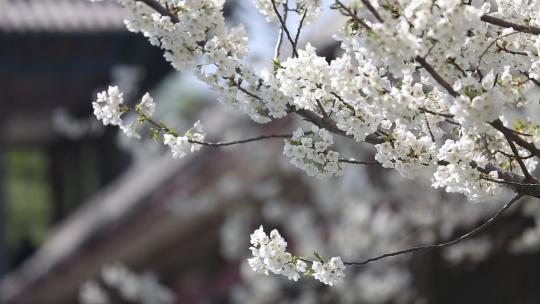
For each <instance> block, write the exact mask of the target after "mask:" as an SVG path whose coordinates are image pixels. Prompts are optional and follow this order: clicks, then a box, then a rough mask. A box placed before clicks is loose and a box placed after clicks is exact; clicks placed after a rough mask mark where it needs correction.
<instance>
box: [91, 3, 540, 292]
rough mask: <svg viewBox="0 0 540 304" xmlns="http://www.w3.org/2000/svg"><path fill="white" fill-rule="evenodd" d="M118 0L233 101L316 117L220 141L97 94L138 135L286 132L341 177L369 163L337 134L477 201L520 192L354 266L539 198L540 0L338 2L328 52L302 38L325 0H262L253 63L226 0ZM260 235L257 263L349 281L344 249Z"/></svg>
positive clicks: (112, 93) (260, 114)
mask: <svg viewBox="0 0 540 304" xmlns="http://www.w3.org/2000/svg"><path fill="white" fill-rule="evenodd" d="M118 1H119V2H120V3H121V4H122V5H124V6H125V7H126V8H127V10H128V12H129V17H128V18H127V20H126V24H127V26H128V29H129V30H131V31H134V32H140V33H142V34H143V35H144V36H145V37H147V38H148V39H149V41H150V43H152V44H153V45H156V46H158V47H161V48H162V49H163V51H164V56H165V58H166V60H168V61H169V62H170V63H171V64H172V65H173V67H175V68H176V69H177V70H181V71H184V72H191V73H193V75H195V76H196V77H197V78H198V79H199V80H200V81H202V82H204V83H205V84H207V85H208V86H209V87H210V88H212V89H213V90H215V91H217V92H218V93H219V96H220V102H221V103H223V104H224V105H226V106H229V107H232V108H233V109H235V110H237V111H239V112H242V113H245V114H246V115H247V116H249V117H250V118H251V119H252V120H253V121H255V122H257V123H267V122H270V121H272V120H274V119H278V118H282V117H285V116H287V115H290V114H293V113H294V115H297V116H298V117H300V118H301V119H302V120H304V121H306V122H307V124H308V126H307V127H306V126H304V125H302V126H301V127H298V129H297V130H296V131H295V132H294V133H293V134H283V135H266V136H259V137H255V138H251V139H245V140H238V141H231V142H217V143H211V142H206V141H205V140H204V138H205V134H204V132H203V131H202V128H201V126H200V124H199V123H197V124H195V126H194V127H193V128H192V129H190V130H188V131H187V132H186V133H185V134H184V135H181V136H180V135H179V134H178V133H176V132H175V131H174V130H171V129H169V128H168V127H166V126H165V125H164V124H162V123H159V122H154V121H153V120H152V119H151V118H150V116H151V113H150V112H153V108H154V107H155V105H154V104H153V102H151V98H150V97H149V96H145V97H143V100H142V101H141V103H140V104H138V105H137V106H136V108H135V112H136V113H137V114H138V115H139V116H138V118H137V119H136V120H133V121H132V122H127V123H126V122H124V121H123V118H122V117H121V116H122V114H124V113H125V109H126V108H125V106H124V105H122V96H121V93H120V92H119V91H118V90H117V89H109V91H108V92H104V93H101V94H100V95H98V100H97V101H96V102H95V103H94V109H95V114H96V116H97V117H98V118H99V119H100V120H102V121H103V123H104V124H105V125H107V124H112V125H117V126H119V127H120V128H121V129H122V130H123V131H124V132H125V133H126V134H128V135H130V136H135V137H136V136H138V133H137V132H136V128H137V126H138V125H140V124H142V123H146V122H147V123H150V124H151V125H152V126H153V130H154V134H155V133H156V132H157V133H160V134H161V135H162V136H163V142H164V143H165V144H166V145H168V146H169V147H170V148H171V150H172V151H173V156H175V157H180V156H184V155H185V154H187V153H188V152H190V151H191V152H193V151H195V150H198V149H199V148H200V147H201V146H202V145H207V146H214V147H218V146H228V145H234V144H241V143H247V142H253V141H258V140H262V139H268V138H284V154H285V155H286V156H287V157H288V158H289V160H290V162H291V164H293V165H294V166H295V167H297V168H299V169H301V170H303V171H305V172H306V173H307V174H308V175H310V176H316V177H318V178H325V177H336V176H341V175H342V174H343V169H344V168H343V165H344V164H346V163H350V164H370V162H363V161H357V160H353V159H348V158H344V157H342V156H341V155H340V153H339V152H338V150H339V145H338V144H337V143H335V141H334V136H335V135H338V136H343V137H346V138H348V139H349V141H350V142H349V144H351V142H352V143H353V144H354V143H357V144H358V145H359V146H362V145H364V144H366V143H367V144H370V145H372V146H374V147H375V149H376V153H375V160H376V161H377V162H378V163H380V164H381V165H382V166H383V167H385V168H392V169H395V170H397V172H398V173H399V174H400V175H401V176H403V177H404V178H409V179H416V178H419V179H420V180H423V181H425V182H428V183H429V182H431V185H432V187H434V188H442V189H444V190H445V191H447V192H455V193H461V194H463V195H465V196H466V197H467V198H468V199H469V200H471V201H490V200H492V199H493V198H495V197H498V196H499V195H500V194H501V192H502V191H503V190H504V189H509V190H511V191H512V192H514V193H516V197H515V198H514V199H513V200H511V201H510V202H509V203H507V204H506V205H505V206H504V207H503V208H502V209H500V210H499V211H498V212H497V213H496V214H495V215H494V216H493V217H491V218H490V219H489V220H488V221H487V222H485V223H484V224H483V225H482V226H480V227H478V228H476V229H475V230H473V231H471V232H470V233H468V234H465V235H463V236H461V237H460V238H458V239H456V240H454V241H451V242H447V243H442V244H437V245H425V246H419V247H414V248H411V249H407V250H402V251H398V252H395V253H388V254H384V255H382V256H380V257H376V258H373V259H368V260H365V261H363V262H357V263H351V264H354V265H357V264H358V265H363V264H367V263H369V262H371V261H375V260H380V259H383V258H386V257H390V256H396V255H400V254H403V253H409V252H414V251H419V250H426V249H432V248H441V247H447V246H450V245H453V244H456V243H458V242H460V241H462V240H464V239H467V238H470V237H472V236H474V235H476V234H478V233H480V232H481V231H483V230H484V229H485V228H486V227H487V226H489V225H490V224H491V223H492V222H493V221H494V220H495V219H497V218H498V217H499V216H500V215H501V214H502V213H503V212H504V211H505V210H506V209H508V208H509V207H510V206H511V205H512V204H513V203H514V202H515V201H517V200H518V199H519V198H520V197H522V196H532V197H536V198H539V197H540V181H539V180H538V179H537V178H536V177H535V176H534V172H535V169H536V166H537V163H538V160H539V158H540V150H539V149H538V148H537V147H538V145H540V122H539V121H538V115H537V113H540V103H539V100H538V90H539V87H540V86H539V85H538V83H539V81H540V37H539V36H538V35H539V33H540V29H539V26H540V17H539V16H538V14H537V12H538V11H539V10H540V1H538V0H532V1H528V2H526V3H525V2H524V3H521V4H519V5H517V4H516V3H514V2H512V1H507V0H500V1H497V6H496V7H495V6H493V7H492V6H491V4H490V3H489V2H484V3H478V4H476V3H463V2H462V1H461V0H438V1H432V0H407V1H369V0H360V1H357V2H355V3H347V4H345V3H344V2H343V1H339V0H335V1H334V3H333V4H332V5H331V7H330V8H331V9H335V10H337V11H338V12H339V13H340V14H342V15H343V16H345V17H347V21H346V22H344V24H343V25H342V27H341V28H340V30H339V31H338V32H337V33H335V35H334V38H335V39H336V40H337V42H338V44H339V46H340V47H341V49H342V51H343V52H342V55H340V56H338V57H337V58H335V59H334V60H332V61H331V62H328V61H327V60H326V58H324V57H322V56H320V55H319V54H318V53H317V49H316V48H315V47H313V46H312V45H311V44H310V43H309V41H307V42H308V43H306V46H305V47H300V44H299V41H300V40H299V39H300V35H301V32H302V29H303V28H304V27H305V26H307V25H309V24H310V23H312V22H315V21H316V20H317V18H318V16H319V14H320V5H321V2H320V1H318V0H296V1H292V0H291V1H287V0H254V3H255V6H256V7H257V8H258V9H259V11H260V12H261V14H262V15H263V16H264V17H265V19H266V20H267V21H268V22H274V23H277V24H278V26H279V32H278V33H277V35H278V38H277V43H276V47H275V54H274V57H273V58H269V59H268V68H265V69H261V70H256V69H255V68H254V67H253V66H252V65H251V64H249V63H248V60H247V53H248V48H247V44H248V38H247V37H248V36H247V30H246V29H245V28H244V27H243V26H242V25H238V26H235V27H230V26H228V25H227V24H226V22H225V18H224V16H223V5H224V1H223V0H186V1H172V0H159V1H152V0H145V1H142V0H118ZM292 14H296V19H298V20H299V22H298V24H296V25H293V24H291V23H292V22H290V20H294V18H293V17H294V16H293V15H292ZM288 21H289V22H288ZM524 23H525V24H524ZM295 30H296V34H295V35H294V36H293V34H294V33H295ZM186 31H189V32H188V33H186ZM517 33H519V35H518V34H517ZM283 37H286V38H287V40H288V42H289V43H290V44H291V48H292V55H291V56H287V57H286V58H280V57H285V56H280V55H282V54H280V49H281V44H282V43H281V41H282V39H283ZM494 46H495V47H494ZM522 155H528V156H527V157H522ZM254 238H255V240H252V245H253V247H252V251H253V255H254V258H253V259H252V260H251V262H250V264H251V265H252V267H253V268H255V269H256V270H257V271H259V272H264V273H268V272H273V273H276V274H284V275H286V276H287V277H289V278H291V279H294V280H296V279H298V277H299V273H303V274H306V273H307V274H314V277H315V278H316V279H318V280H320V281H321V282H323V283H327V284H334V283H338V282H339V281H340V280H341V278H342V275H341V274H342V270H343V268H344V266H343V264H342V263H341V259H340V258H338V257H335V258H333V259H330V260H324V259H322V258H320V257H317V259H316V260H314V261H309V260H307V259H304V258H301V257H294V256H292V255H291V254H289V253H287V252H286V251H285V247H286V243H284V241H283V239H282V238H281V236H280V235H279V233H277V231H276V232H271V233H270V236H267V235H266V234H265V233H264V231H263V230H262V228H261V229H260V230H258V232H256V237H254ZM308 264H311V268H309V269H310V270H308V267H307V266H309V265H308ZM310 271H311V273H310ZM336 273H337V274H339V275H336V276H333V275H334V274H336Z"/></svg>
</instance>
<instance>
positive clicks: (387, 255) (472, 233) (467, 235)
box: [344, 194, 523, 266]
mask: <svg viewBox="0 0 540 304" xmlns="http://www.w3.org/2000/svg"><path fill="white" fill-rule="evenodd" d="M522 196H523V195H522V194H517V195H516V196H514V198H512V199H511V200H510V201H509V202H507V203H506V204H504V206H502V208H500V209H499V210H498V211H497V212H496V213H495V214H494V215H493V216H491V217H490V218H489V219H488V220H487V221H485V222H484V223H483V224H482V225H480V226H478V227H477V228H475V229H473V230H472V231H470V232H468V233H465V234H463V235H461V236H460V237H458V238H456V239H454V240H452V241H449V242H445V243H440V244H435V245H420V246H416V247H412V248H408V249H404V250H399V251H395V252H391V253H385V254H383V255H380V256H378V257H374V258H369V259H366V260H364V261H360V262H344V264H345V265H353V266H363V265H366V264H369V263H371V262H375V261H378V260H382V259H386V258H390V257H395V256H398V255H402V254H407V253H413V252H418V251H424V250H433V249H438V248H444V247H448V246H451V245H454V244H457V243H459V242H461V241H463V240H466V239H468V238H472V237H474V236H475V235H477V234H479V233H480V232H482V231H484V230H485V229H486V228H488V227H489V226H490V225H491V224H493V223H494V222H495V221H496V220H497V219H498V218H499V217H500V216H501V215H502V214H503V213H504V212H505V211H506V210H508V208H510V207H512V205H513V204H514V203H515V202H517V201H518V200H519V199H520V198H521V197H522Z"/></svg>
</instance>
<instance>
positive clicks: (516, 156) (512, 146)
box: [504, 133, 533, 182]
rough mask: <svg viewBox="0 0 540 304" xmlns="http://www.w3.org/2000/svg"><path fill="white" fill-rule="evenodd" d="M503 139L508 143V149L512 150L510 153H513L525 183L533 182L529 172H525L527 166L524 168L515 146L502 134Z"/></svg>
mask: <svg viewBox="0 0 540 304" xmlns="http://www.w3.org/2000/svg"><path fill="white" fill-rule="evenodd" d="M504 137H506V140H507V141H508V144H509V145H510V149H512V153H514V155H515V158H516V161H517V162H518V164H519V167H520V168H521V172H523V175H524V176H525V182H528V181H531V180H533V178H532V176H531V174H530V173H529V170H527V166H525V163H524V162H523V160H522V159H521V157H519V152H518V150H517V148H516V145H515V144H514V142H513V141H512V139H510V137H509V136H508V135H507V134H506V133H505V134H504Z"/></svg>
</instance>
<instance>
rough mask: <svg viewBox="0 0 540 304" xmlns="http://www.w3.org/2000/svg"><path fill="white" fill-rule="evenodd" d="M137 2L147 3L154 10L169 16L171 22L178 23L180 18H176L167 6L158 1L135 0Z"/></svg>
mask: <svg viewBox="0 0 540 304" xmlns="http://www.w3.org/2000/svg"><path fill="white" fill-rule="evenodd" d="M135 1H138V2H142V3H144V4H146V5H148V6H149V7H150V8H152V9H153V10H155V11H156V12H158V13H160V14H161V15H163V16H168V17H169V18H171V21H172V22H173V23H178V22H180V20H179V19H178V16H176V15H175V14H173V13H172V12H171V11H169V10H168V9H167V8H165V7H163V6H162V5H161V4H160V3H159V2H158V1H156V0H135Z"/></svg>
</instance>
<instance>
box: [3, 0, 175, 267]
mask: <svg viewBox="0 0 540 304" xmlns="http://www.w3.org/2000/svg"><path fill="white" fill-rule="evenodd" d="M123 14H124V11H123V10H122V9H121V8H119V7H118V6H116V5H115V4H114V3H112V2H102V3H90V2H89V1H85V0H25V1H20V0H2V1H0V49H1V51H0V81H1V83H2V85H1V86H0V87H1V89H0V104H2V111H1V114H0V115H1V119H0V129H1V130H2V136H1V137H0V141H1V143H2V147H3V149H2V153H3V155H2V158H3V160H4V162H3V164H4V166H3V174H2V178H3V179H4V182H3V183H2V184H3V185H5V188H4V189H3V190H4V191H3V192H4V193H3V195H2V197H3V198H4V200H3V201H2V208H3V210H4V212H5V213H7V214H5V215H4V216H3V218H4V219H6V221H4V220H2V221H0V223H1V225H2V227H1V230H2V231H3V232H4V233H3V234H4V235H5V238H6V239H5V241H4V242H2V245H1V246H0V248H1V251H2V252H3V254H7V255H8V260H9V261H10V263H9V264H10V265H6V267H7V268H11V267H13V266H16V265H18V264H19V263H20V262H21V261H22V260H24V259H25V258H26V257H27V256H29V255H30V254H31V253H32V252H33V251H34V249H35V248H36V246H38V245H39V243H40V242H42V241H43V240H44V238H45V235H44V234H45V232H46V231H47V230H48V227H51V226H53V225H54V224H56V223H58V222H59V221H61V220H62V219H63V218H64V217H65V216H66V215H67V214H69V213H70V212H71V211H73V210H74V209H75V208H76V207H78V206H79V205H80V204H81V202H83V201H84V200H86V199H88V198H89V197H90V196H92V195H93V194H95V193H96V192H97V191H98V190H99V189H101V187H103V185H106V184H108V183H109V182H110V181H112V180H114V179H115V178H116V177H117V176H118V175H119V174H120V173H121V172H122V171H124V170H125V169H126V168H127V167H128V165H129V162H130V160H129V157H128V155H127V154H125V153H123V152H122V151H121V150H119V149H118V148H117V145H116V144H115V141H114V139H115V136H114V133H115V130H109V129H105V128H103V127H100V126H99V124H96V123H95V120H94V119H93V117H92V108H91V103H90V101H91V100H93V99H94V98H95V93H96V91H97V90H101V89H103V88H104V86H105V85H107V84H109V83H114V84H118V85H120V86H121V87H122V88H124V89H125V90H127V91H128V92H129V95H130V96H131V97H132V98H135V97H136V96H138V95H139V94H140V90H148V89H149V88H150V87H152V86H153V85H155V84H156V83H157V82H159V81H160V80H161V78H162V77H163V76H164V75H165V74H166V73H167V72H168V71H169V67H168V65H167V64H166V63H165V62H164V61H163V59H162V55H161V52H160V51H159V50H158V49H156V48H153V47H151V46H150V45H148V43H147V42H146V41H145V40H144V38H142V37H140V36H139V35H135V34H132V33H128V32H127V31H126V30H125V27H124V25H123V21H122V20H123Z"/></svg>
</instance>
